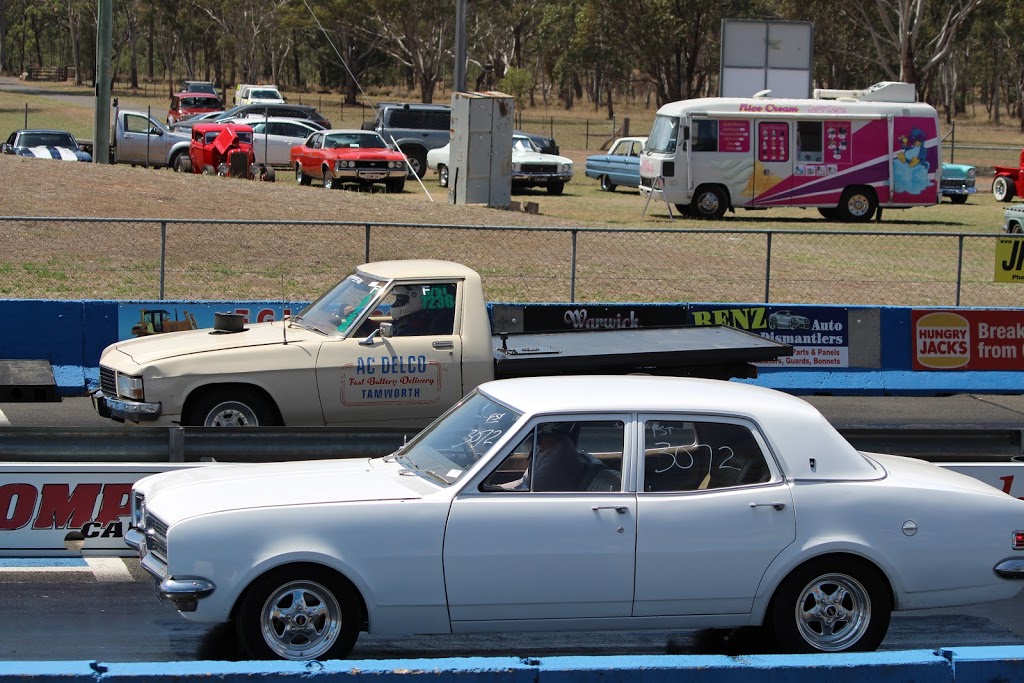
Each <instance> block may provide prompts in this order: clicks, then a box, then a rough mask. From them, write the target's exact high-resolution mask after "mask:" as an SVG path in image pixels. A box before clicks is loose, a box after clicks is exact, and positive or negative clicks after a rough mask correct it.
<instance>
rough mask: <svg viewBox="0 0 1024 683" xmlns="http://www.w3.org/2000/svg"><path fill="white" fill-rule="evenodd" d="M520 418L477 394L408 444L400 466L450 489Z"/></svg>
mask: <svg viewBox="0 0 1024 683" xmlns="http://www.w3.org/2000/svg"><path fill="white" fill-rule="evenodd" d="M520 417H521V414H520V413H518V412H516V411H514V410H512V409H510V408H508V407H506V406H503V405H501V404H500V403H497V402H495V401H493V400H492V399H490V398H488V397H487V396H484V395H483V394H481V393H479V392H477V391H474V392H472V393H471V394H469V395H468V396H467V397H466V398H464V399H462V401H460V402H459V403H458V404H456V405H455V407H453V408H452V409H451V410H449V411H448V412H447V413H446V414H445V415H443V416H442V417H441V418H440V419H438V420H437V421H435V422H434V423H433V424H431V425H430V426H429V427H427V428H426V429H424V430H423V431H422V432H420V433H419V434H418V435H417V436H416V438H415V439H413V440H412V441H410V442H409V443H408V444H406V445H405V446H404V447H403V448H402V449H401V450H400V451H399V453H398V456H397V459H398V462H399V463H401V464H402V465H404V466H406V467H408V468H410V469H412V470H416V471H417V472H421V473H423V474H424V475H426V476H427V477H429V478H430V479H432V480H434V481H436V482H437V483H439V484H442V485H444V486H448V485H451V484H453V483H455V482H456V481H458V479H459V477H461V476H462V474H463V473H464V472H465V471H466V470H468V469H469V468H471V467H472V466H473V465H475V464H476V462H477V460H479V459H480V457H481V456H483V455H484V454H485V453H487V452H488V451H489V450H490V449H491V448H492V447H493V446H494V445H495V444H496V443H497V442H498V440H499V439H501V438H502V437H503V436H504V435H505V434H506V433H507V432H508V431H509V430H510V429H511V428H512V426H513V425H514V424H515V423H516V421H517V420H518V419H519V418H520Z"/></svg>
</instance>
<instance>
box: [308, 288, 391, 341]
mask: <svg viewBox="0 0 1024 683" xmlns="http://www.w3.org/2000/svg"><path fill="white" fill-rule="evenodd" d="M386 284H387V280H384V279H382V278H376V277H373V276H372V275H366V274H363V273H354V274H352V275H349V276H348V277H347V278H345V279H344V280H342V281H341V282H339V283H338V284H336V285H335V286H334V289H332V290H330V291H329V292H327V293H326V294H324V295H323V296H322V297H320V298H319V299H317V300H316V301H314V302H313V303H311V304H310V305H309V306H307V307H306V308H305V309H304V310H303V311H302V312H301V313H299V314H298V315H297V316H295V317H294V318H292V320H293V321H295V322H298V323H300V324H302V325H303V326H305V327H309V328H312V329H315V330H317V331H319V332H323V333H324V334H335V335H336V334H339V333H340V334H349V333H350V332H351V331H353V330H354V329H355V325H356V323H357V322H358V321H359V320H361V319H363V317H364V314H369V313H372V311H369V310H368V309H369V307H370V305H371V304H373V302H374V299H376V298H377V294H378V293H379V292H380V289H381V287H383V286H384V285H386Z"/></svg>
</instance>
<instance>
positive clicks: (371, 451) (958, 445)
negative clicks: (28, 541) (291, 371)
mask: <svg viewBox="0 0 1024 683" xmlns="http://www.w3.org/2000/svg"><path fill="white" fill-rule="evenodd" d="M417 431H418V430H417V429H415V428H397V427H394V428H374V429H366V428H350V427H320V428H312V429H311V428H302V427H254V428H247V429H219V428H209V427H133V428H120V427H111V428H106V427H81V428H79V427H75V428H48V429H38V428H34V427H5V428H0V462H30V463H74V464H87V463H109V462H136V463H172V464H176V463H191V462H222V463H230V462H280V461H287V460H319V459H330V458H373V457H379V456H384V455H387V454H389V453H391V452H393V451H394V450H395V449H397V448H398V447H399V446H401V445H402V443H404V442H405V441H406V440H408V439H409V438H411V437H412V436H413V435H415V434H416V432H417ZM839 432H840V433H842V434H843V436H845V437H846V438H847V440H849V441H850V443H852V444H853V445H854V446H855V447H856V448H857V449H859V450H862V451H869V452H876V453H889V454H893V455H905V456H908V457H914V458H920V459H923V460H929V461H932V462H958V461H970V462H1006V461H1010V460H1015V459H1019V460H1024V429H1022V428H1021V427H1020V426H1017V425H1005V426H997V427H993V426H991V425H985V426H972V425H966V426H965V425H956V426H927V427H914V426H908V425H886V426H882V427H879V426H871V427H863V426H848V427H840V428H839Z"/></svg>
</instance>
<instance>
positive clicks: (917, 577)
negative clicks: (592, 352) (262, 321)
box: [125, 360, 1024, 660]
mask: <svg viewBox="0 0 1024 683" xmlns="http://www.w3.org/2000/svg"><path fill="white" fill-rule="evenodd" d="M396 362H397V360H396ZM381 379H382V380H384V379H386V377H381ZM131 514H132V528H131V530H130V531H129V532H128V533H127V535H126V539H125V540H126V541H127V542H128V544H129V545H130V546H132V547H135V548H137V549H138V550H139V552H140V555H141V557H142V566H143V567H144V568H145V569H146V570H147V571H149V572H150V573H151V574H152V575H153V576H154V577H155V578H156V580H157V583H158V594H159V595H160V596H161V598H162V599H163V600H167V601H170V602H171V603H173V604H174V606H175V607H177V609H178V610H179V611H180V612H181V613H182V614H183V615H184V616H185V617H187V618H188V619H191V620H194V621H199V622H225V621H228V620H232V621H233V622H234V625H235V628H236V631H237V634H238V637H239V642H240V643H241V644H242V645H243V647H244V649H245V651H246V653H247V654H248V655H249V656H251V657H253V658H266V657H278V658H284V659H295V660H304V659H314V658H325V659H326V658H339V657H344V656H346V655H347V654H348V653H349V652H350V651H351V649H352V647H353V646H354V644H355V642H356V638H357V636H358V635H359V632H360V630H366V631H368V632H370V633H386V634H398V633H409V634H427V633H470V632H483V631H487V632H495V631H506V630H507V631H519V632H523V631H543V630H572V629H579V630H607V629H644V628H651V629H680V628H705V627H714V628H729V627H740V626H747V625H764V626H765V627H767V628H766V629H765V630H766V632H767V633H769V634H772V635H774V638H775V640H776V642H777V644H778V646H779V649H781V650H785V651H790V652H842V651H860V650H873V649H875V648H877V647H878V645H879V643H881V641H882V639H883V638H884V636H885V634H886V631H887V629H888V626H889V618H890V613H891V612H892V611H894V610H910V609H922V608H935V607H950V606H954V605H963V604H969V603H977V602H986V601H992V600H1000V599H1007V598H1010V597H1012V596H1013V595H1015V594H1016V593H1017V592H1018V591H1019V590H1020V587H1021V585H1022V584H1021V583H1020V582H1019V579H1022V578H1024V501H1021V500H1018V499H1017V498H1014V497H1012V496H1009V495H1007V494H1005V493H1003V492H1002V491H1000V490H998V489H996V488H995V487H992V486H989V485H987V484H984V483H982V482H980V481H978V480H976V479H972V478H969V477H967V476H964V475H960V474H957V473H955V472H951V471H948V470H945V469H943V468H940V467H939V466H937V465H934V464H931V463H928V462H924V461H919V460H913V459H908V458H902V457H896V456H887V455H878V454H870V453H861V452H858V451H857V450H855V449H854V448H853V447H852V446H851V445H850V444H849V443H848V442H847V441H846V440H845V439H844V438H843V437H842V436H841V435H840V434H839V433H838V432H837V431H836V430H835V429H834V428H833V427H832V426H831V425H830V424H829V423H828V422H827V421H826V420H825V418H824V417H823V416H822V415H821V414H820V413H819V412H818V411H817V410H815V409H814V408H813V407H812V406H811V405H809V404H808V403H806V402H805V401H802V400H800V399H798V398H795V397H793V396H790V395H788V394H783V393H780V392H776V391H773V390H770V389H764V388H760V387H755V386H751V385H746V384H740V383H732V382H723V381H718V380H703V379H679V378H666V377H654V376H641V375H632V376H575V377H569V376H566V377H539V378H527V379H512V380H499V381H495V382H490V383H486V384H483V385H481V386H480V387H478V388H477V389H476V390H475V391H473V392H471V393H470V394H469V395H468V396H467V397H466V398H464V399H463V400H462V401H461V402H459V403H458V404H457V405H455V406H454V407H453V408H452V409H450V410H449V411H448V412H447V413H446V414H445V415H443V416H442V417H440V418H439V419H438V420H436V421H435V422H433V423H432V424H431V425H430V426H429V427H427V428H426V429H424V430H423V431H422V432H421V433H419V434H418V435H417V436H416V437H415V438H414V439H412V440H411V441H410V442H409V443H407V444H406V445H405V446H403V447H402V448H401V449H399V450H398V451H396V452H395V453H394V454H392V455H389V456H387V457H384V458H378V459H372V460H369V459H357V460H332V461H312V462H285V463H278V464H260V465H208V466H206V467H203V468H196V469H188V470H184V471H176V472H167V473H163V474H157V475H154V476H150V477H147V478H145V479H142V480H140V481H138V482H137V483H136V484H135V487H134V488H133V491H132V495H131Z"/></svg>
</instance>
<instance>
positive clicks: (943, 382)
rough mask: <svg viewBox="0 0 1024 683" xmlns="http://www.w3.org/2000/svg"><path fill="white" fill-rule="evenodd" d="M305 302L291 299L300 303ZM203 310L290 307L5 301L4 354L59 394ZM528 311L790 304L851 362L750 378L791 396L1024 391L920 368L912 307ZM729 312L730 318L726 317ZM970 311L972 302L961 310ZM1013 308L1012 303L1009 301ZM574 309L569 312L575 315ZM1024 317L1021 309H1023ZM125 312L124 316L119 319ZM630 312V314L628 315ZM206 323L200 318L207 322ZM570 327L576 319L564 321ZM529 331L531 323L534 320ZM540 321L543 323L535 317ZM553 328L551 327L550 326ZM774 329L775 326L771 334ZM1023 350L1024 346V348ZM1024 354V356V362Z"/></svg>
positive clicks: (540, 313) (641, 313) (622, 315)
mask: <svg viewBox="0 0 1024 683" xmlns="http://www.w3.org/2000/svg"><path fill="white" fill-rule="evenodd" d="M302 305H304V304H301V303H299V304H296V303H292V304H291V307H292V308H291V310H298V308H299V307H301V306H302ZM146 306H150V307H155V308H174V309H188V308H190V307H191V308H193V309H196V308H205V309H207V310H212V309H213V308H216V309H217V310H221V309H225V310H237V309H245V310H248V311H252V312H256V311H260V310H263V311H266V310H267V309H277V310H278V311H280V310H281V308H282V306H288V304H283V303H282V302H279V301H249V302H187V301H185V302H181V301H151V302H124V301H50V300H0V315H2V316H3V317H2V319H3V320H5V321H7V323H8V324H6V325H4V326H3V327H2V328H0V359H5V360H6V359H43V360H47V361H49V362H50V364H51V366H52V367H53V371H54V377H55V380H56V383H57V387H58V392H59V393H60V394H61V395H62V396H73V395H83V394H85V393H86V392H87V391H88V389H89V387H90V386H92V385H95V384H96V382H97V381H98V376H97V374H98V371H97V363H98V360H99V356H100V353H101V352H102V350H103V348H104V347H106V346H107V345H108V344H111V343H113V342H115V341H117V340H118V338H119V334H120V335H121V337H124V336H125V333H124V329H125V325H126V324H129V325H130V322H131V321H130V320H127V322H126V318H127V317H128V316H127V315H126V313H125V309H126V308H128V307H134V308H133V309H132V310H131V311H130V313H131V314H134V315H135V316H137V315H138V313H137V310H138V308H139V307H146ZM494 306H495V307H510V306H511V307H514V308H517V309H519V310H522V311H523V312H524V315H523V317H524V318H525V319H527V320H528V321H529V320H531V319H534V320H544V321H551V320H559V319H563V318H564V319H566V320H568V319H569V318H570V317H571V315H576V316H577V318H576V319H575V320H577V321H579V320H580V319H581V318H579V317H578V316H579V315H580V311H581V310H583V309H587V311H588V312H589V314H590V315H591V318H590V319H591V321H593V320H594V319H595V317H596V318H598V319H601V316H604V320H606V321H609V322H608V324H614V323H615V322H616V321H620V322H621V321H630V320H632V319H633V318H634V317H635V318H639V319H640V320H641V324H642V325H643V326H653V325H656V324H682V323H693V322H694V321H695V319H697V317H698V313H700V311H702V310H703V311H705V312H706V311H708V310H713V309H717V310H718V312H719V313H722V314H723V316H724V317H723V320H724V321H725V322H727V323H729V324H734V325H736V326H739V327H745V329H749V330H750V331H752V332H760V333H762V334H764V333H768V331H767V330H766V329H764V325H763V320H761V321H760V324H761V328H762V329H755V328H753V327H751V324H752V323H751V321H752V320H753V318H749V317H746V316H745V315H739V313H738V312H744V311H746V312H749V311H761V313H762V314H763V313H764V312H765V311H768V310H773V309H775V310H778V309H781V308H785V309H786V310H787V311H791V312H793V313H798V314H799V313H806V314H807V315H809V316H818V317H819V318H820V317H823V316H824V317H826V318H827V317H829V315H832V316H833V317H835V318H836V319H837V320H845V321H846V331H845V332H844V333H843V334H844V335H845V336H844V337H843V339H844V343H845V344H846V346H845V348H846V350H847V351H846V352H847V353H848V359H849V362H848V364H847V366H846V367H837V368H834V369H820V368H815V367H762V368H761V369H760V373H759V377H758V378H757V379H754V380H745V381H748V382H750V383H753V384H759V385H762V386H767V387H771V388H774V389H780V390H783V391H787V392H789V393H794V394H805V395H806V394H835V395H844V394H847V395H851V394H861V395H931V396H934V395H945V394H957V393H1013V394H1017V393H1020V387H1022V386H1024V371H999V370H985V371H958V370H944V371H915V370H914V369H913V368H914V365H913V353H914V346H913V342H912V334H913V329H912V328H913V325H912V310H913V309H910V308H902V307H881V308H872V307H842V306H831V307H830V306H812V305H791V306H785V307H781V306H776V305H773V306H766V305H764V304H688V303H681V304H525V305H518V304H497V305H494ZM493 310H494V307H492V311H493ZM729 310H731V311H733V316H732V317H729V316H728V315H725V314H726V313H727V312H728V311H729ZM962 310H968V309H962ZM1008 310H1009V309H1008ZM570 311H571V313H570ZM1016 313H1019V314H1020V315H1022V316H1024V313H1020V312H1016ZM119 316H120V319H119ZM631 316H632V317H631ZM200 326H202V324H201V325H200ZM567 327H569V325H567ZM528 329H529V326H528ZM534 329H536V325H534ZM546 329H551V328H550V327H549V328H546ZM772 333H773V334H774V332H772ZM1022 354H1024V350H1022ZM1022 362H1024V361H1022Z"/></svg>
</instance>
